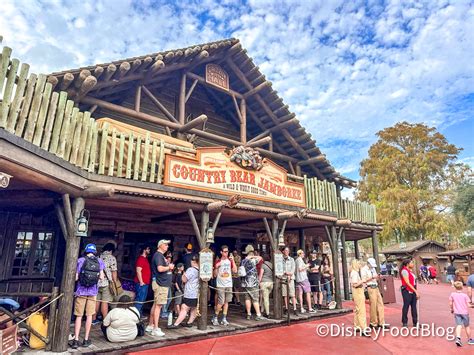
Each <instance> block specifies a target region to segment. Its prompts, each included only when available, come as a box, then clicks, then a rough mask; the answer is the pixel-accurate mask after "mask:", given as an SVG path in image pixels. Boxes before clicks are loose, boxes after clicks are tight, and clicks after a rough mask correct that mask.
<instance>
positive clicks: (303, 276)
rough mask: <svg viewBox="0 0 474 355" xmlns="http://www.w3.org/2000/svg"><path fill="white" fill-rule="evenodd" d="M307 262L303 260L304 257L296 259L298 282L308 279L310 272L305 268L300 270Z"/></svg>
mask: <svg viewBox="0 0 474 355" xmlns="http://www.w3.org/2000/svg"><path fill="white" fill-rule="evenodd" d="M305 267H306V264H305V262H304V260H303V258H301V257H298V258H297V259H296V282H303V281H305V280H308V273H307V271H306V269H305V270H303V271H300V270H301V269H303V268H305Z"/></svg>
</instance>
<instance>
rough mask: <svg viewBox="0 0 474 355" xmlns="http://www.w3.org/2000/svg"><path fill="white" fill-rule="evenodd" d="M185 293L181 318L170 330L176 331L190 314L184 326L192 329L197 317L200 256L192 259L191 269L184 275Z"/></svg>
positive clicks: (179, 317)
mask: <svg viewBox="0 0 474 355" xmlns="http://www.w3.org/2000/svg"><path fill="white" fill-rule="evenodd" d="M183 283H184V293H183V304H182V305H181V311H180V312H179V316H178V318H177V319H176V321H175V322H174V324H173V325H171V326H169V327H168V329H176V328H178V326H179V325H180V324H181V323H182V322H183V321H184V319H185V318H186V315H187V314H188V312H190V314H189V319H188V322H187V323H185V324H183V326H185V327H188V328H190V327H192V326H193V322H194V320H195V319H196V316H197V304H198V295H199V256H198V255H194V256H193V257H192V259H191V267H190V268H188V269H187V270H186V272H185V273H184V275H183Z"/></svg>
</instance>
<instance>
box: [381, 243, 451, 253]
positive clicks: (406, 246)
mask: <svg viewBox="0 0 474 355" xmlns="http://www.w3.org/2000/svg"><path fill="white" fill-rule="evenodd" d="M429 244H435V245H438V246H440V247H442V248H445V246H444V245H443V244H441V243H438V242H435V241H432V240H417V241H413V242H406V243H400V244H394V245H391V246H388V247H387V248H386V249H384V250H382V251H381V252H380V253H382V254H410V253H413V252H414V251H417V250H419V249H421V248H423V247H425V246H427V245H429Z"/></svg>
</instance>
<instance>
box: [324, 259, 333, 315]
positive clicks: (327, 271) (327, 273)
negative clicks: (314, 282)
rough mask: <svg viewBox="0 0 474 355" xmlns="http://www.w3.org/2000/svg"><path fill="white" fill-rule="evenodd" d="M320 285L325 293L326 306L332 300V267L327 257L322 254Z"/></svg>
mask: <svg viewBox="0 0 474 355" xmlns="http://www.w3.org/2000/svg"><path fill="white" fill-rule="evenodd" d="M321 272H322V276H321V286H322V291H323V292H325V293H326V306H329V304H330V303H331V302H332V274H333V272H332V268H331V262H330V261H329V257H328V256H327V255H324V257H323V261H322V267H321Z"/></svg>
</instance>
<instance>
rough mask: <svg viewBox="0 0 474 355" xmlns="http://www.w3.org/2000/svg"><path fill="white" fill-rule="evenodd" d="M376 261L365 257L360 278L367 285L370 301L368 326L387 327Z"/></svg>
mask: <svg viewBox="0 0 474 355" xmlns="http://www.w3.org/2000/svg"><path fill="white" fill-rule="evenodd" d="M376 267H377V262H376V261H375V259H374V258H368V259H367V265H366V266H364V267H363V268H362V269H361V275H362V280H364V282H365V284H366V285H367V292H368V293H369V303H370V327H371V328H388V326H387V325H386V324H385V311H384V305H383V299H382V295H381V294H380V290H379V284H378V280H379V278H380V277H379V275H378V274H377V270H376Z"/></svg>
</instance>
